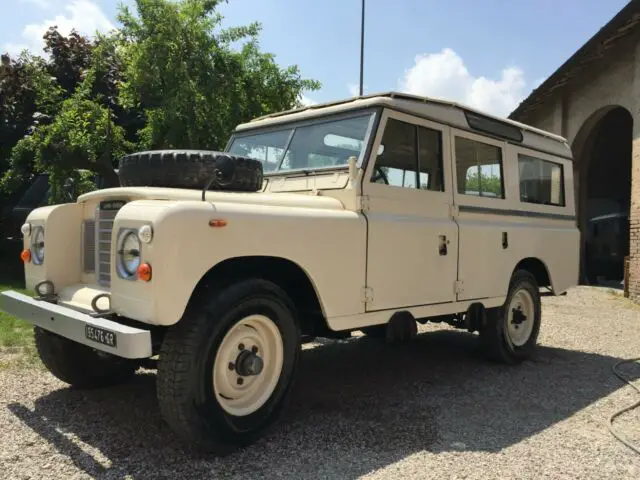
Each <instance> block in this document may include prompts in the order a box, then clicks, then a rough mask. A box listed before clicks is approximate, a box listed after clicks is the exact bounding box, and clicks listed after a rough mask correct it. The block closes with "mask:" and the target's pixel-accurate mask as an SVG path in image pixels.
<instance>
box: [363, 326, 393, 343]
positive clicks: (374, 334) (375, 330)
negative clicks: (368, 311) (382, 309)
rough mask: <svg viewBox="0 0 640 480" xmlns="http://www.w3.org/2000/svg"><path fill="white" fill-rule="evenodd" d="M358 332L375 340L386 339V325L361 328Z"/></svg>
mask: <svg viewBox="0 0 640 480" xmlns="http://www.w3.org/2000/svg"><path fill="white" fill-rule="evenodd" d="M360 331H361V332H362V333H363V334H365V335H366V336H367V337H371V338H375V339H376V340H386V338H387V324H386V323H383V324H382V325H371V326H370V327H363V328H361V329H360Z"/></svg>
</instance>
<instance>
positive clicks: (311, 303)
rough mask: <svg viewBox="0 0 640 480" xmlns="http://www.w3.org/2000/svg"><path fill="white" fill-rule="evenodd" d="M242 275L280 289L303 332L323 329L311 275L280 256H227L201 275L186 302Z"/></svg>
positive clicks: (316, 292)
mask: <svg viewBox="0 0 640 480" xmlns="http://www.w3.org/2000/svg"><path fill="white" fill-rule="evenodd" d="M245 278H261V279H264V280H268V281H271V282H273V283H275V284H276V285H278V286H279V287H280V288H282V289H283V290H284V291H285V292H286V293H287V295H289V297H290V298H291V300H292V301H293V303H294V305H295V306H296V309H297V310H298V317H299V321H300V328H301V330H302V333H303V334H306V335H310V334H314V332H317V331H318V327H320V330H324V329H326V328H327V323H326V315H325V310H324V308H323V305H322V301H321V299H320V295H319V294H318V290H317V287H316V285H315V283H314V282H313V279H312V277H311V275H310V274H309V272H307V271H306V269H304V268H303V267H302V266H300V265H299V264H298V263H296V262H294V261H292V260H289V259H286V258H283V257H274V256H262V255H251V256H241V257H232V258H227V259H225V260H223V261H222V262H219V263H217V264H216V265H214V266H213V267H211V268H210V269H209V270H208V271H207V272H206V273H205V274H204V275H203V276H202V278H201V279H200V280H199V281H198V283H197V284H196V287H195V288H194V290H193V292H192V294H191V297H190V298H189V302H188V304H189V305H192V304H194V303H197V302H198V301H199V300H200V299H201V298H203V297H202V295H203V294H205V293H206V292H208V291H211V290H212V289H213V290H215V289H219V288H224V287H226V286H228V285H231V284H232V283H234V282H237V281H239V280H242V279H245Z"/></svg>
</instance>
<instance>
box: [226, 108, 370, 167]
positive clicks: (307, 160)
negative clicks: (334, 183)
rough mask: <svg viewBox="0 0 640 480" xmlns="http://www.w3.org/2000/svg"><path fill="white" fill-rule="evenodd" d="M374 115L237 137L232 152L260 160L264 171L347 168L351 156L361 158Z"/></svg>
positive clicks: (233, 142)
mask: <svg viewBox="0 0 640 480" xmlns="http://www.w3.org/2000/svg"><path fill="white" fill-rule="evenodd" d="M372 116H373V112H368V113H364V114H362V115H358V116H353V117H349V118H342V119H337V120H328V121H327V120H324V121H321V120H318V121H317V122H314V123H311V124H309V123H307V124H304V125H301V126H295V125H293V126H286V127H285V126H283V127H282V129H279V130H269V131H268V132H264V133H256V132H255V131H252V132H251V133H245V134H243V133H240V134H236V135H235V137H234V139H233V141H232V143H231V145H230V146H229V153H231V154H233V155H242V156H246V157H250V158H254V159H256V160H260V161H261V162H262V166H263V170H264V171H265V172H273V171H287V170H298V169H313V168H320V167H331V166H341V165H347V161H348V159H349V157H351V156H355V157H356V158H359V157H360V154H361V153H362V151H363V150H364V146H365V144H366V140H367V139H366V136H367V129H368V127H369V122H370V120H371V117H372ZM292 133H293V136H292ZM287 143H288V146H287ZM285 149H286V151H285Z"/></svg>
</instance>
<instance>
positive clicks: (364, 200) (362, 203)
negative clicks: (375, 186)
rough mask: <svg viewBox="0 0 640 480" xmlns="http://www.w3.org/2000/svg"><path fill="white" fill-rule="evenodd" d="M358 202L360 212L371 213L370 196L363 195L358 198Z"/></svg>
mask: <svg viewBox="0 0 640 480" xmlns="http://www.w3.org/2000/svg"><path fill="white" fill-rule="evenodd" d="M357 202H358V210H362V211H363V212H367V211H369V196H368V195H362V196H360V197H357Z"/></svg>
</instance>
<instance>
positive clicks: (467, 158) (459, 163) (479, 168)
mask: <svg viewBox="0 0 640 480" xmlns="http://www.w3.org/2000/svg"><path fill="white" fill-rule="evenodd" d="M456 174H457V178H458V193H461V194H463V195H473V196H476V197H489V198H504V185H503V181H502V149H501V148H500V147H496V146H495V145H489V144H488V143H482V142H477V141H475V140H470V139H468V138H464V137H456Z"/></svg>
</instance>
